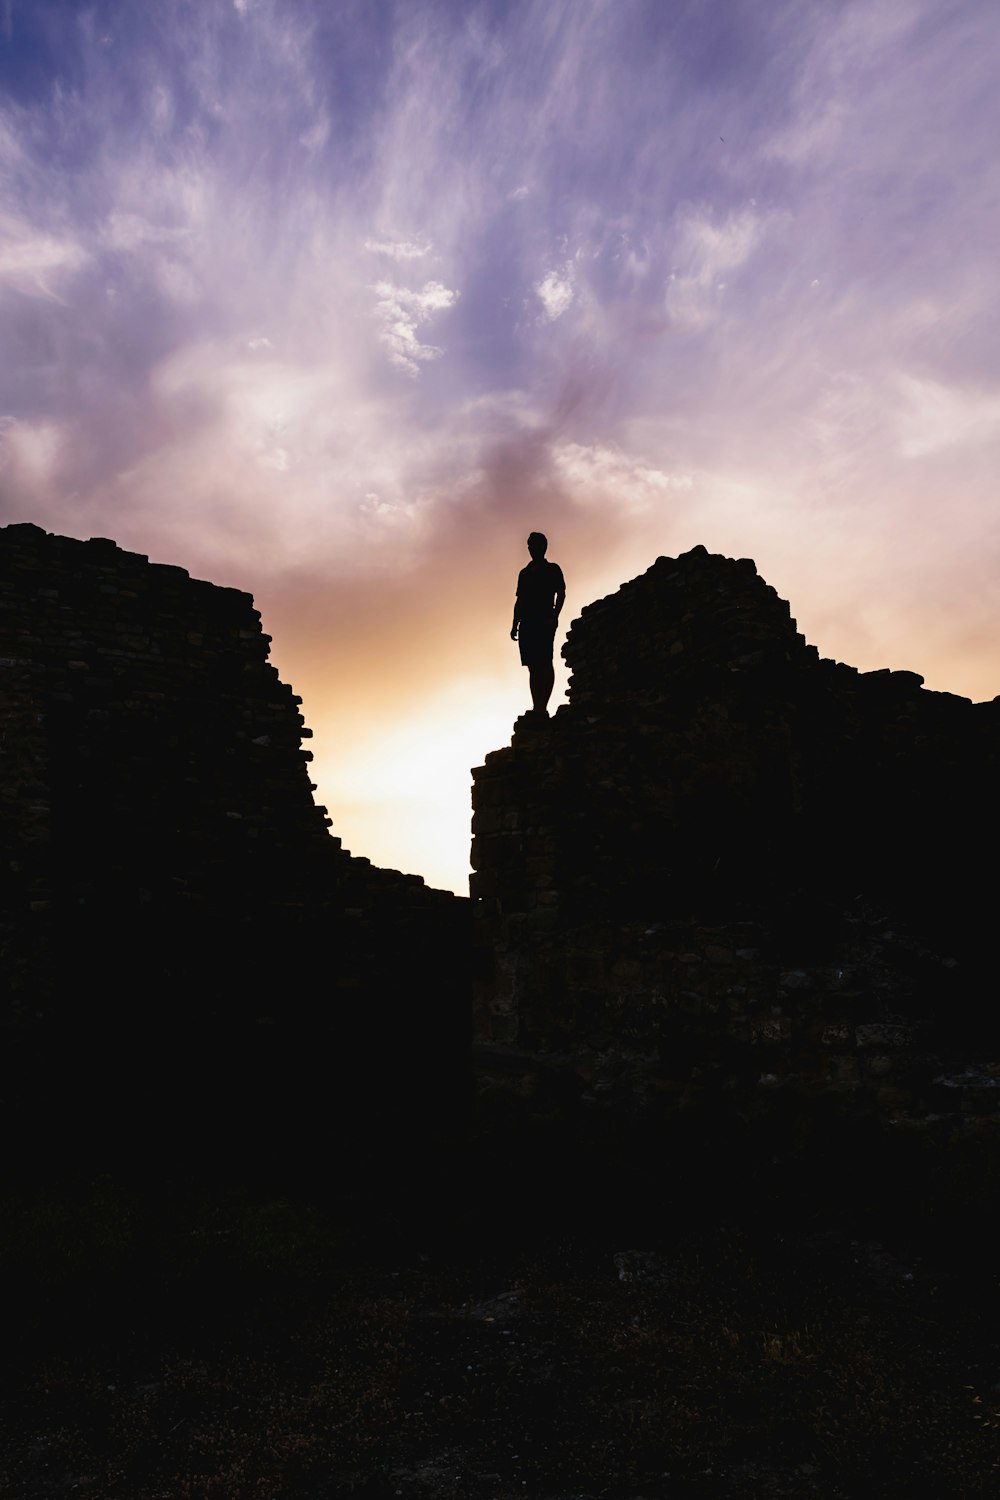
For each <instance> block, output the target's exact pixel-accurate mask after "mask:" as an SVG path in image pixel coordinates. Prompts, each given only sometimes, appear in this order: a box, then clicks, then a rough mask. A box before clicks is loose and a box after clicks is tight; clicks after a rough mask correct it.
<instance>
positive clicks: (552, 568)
mask: <svg viewBox="0 0 1000 1500" xmlns="http://www.w3.org/2000/svg"><path fill="white" fill-rule="evenodd" d="M548 545H549V544H548V541H547V540H546V538H545V537H544V536H543V535H542V533H541V532H540V531H533V532H532V533H531V535H530V536H529V538H528V551H529V552H530V553H531V561H530V563H528V565H527V567H524V568H522V569H521V571H520V573H518V575H517V597H516V599H515V600H514V623H513V625H512V626H511V628H510V638H511V640H512V641H517V643H518V646H519V647H520V649H521V664H522V666H525V667H527V669H528V683H529V685H530V687H531V706H532V708H533V709H534V711H535V713H536V714H545V713H547V711H548V702H549V697H550V696H551V693H552V684H553V683H554V682H555V669H554V668H553V666H552V643H553V641H554V640H555V634H556V625H557V624H558V623H559V611H560V610H561V609H562V607H563V603H564V601H565V599H566V583H565V581H564V579H563V575H562V568H560V567H559V565H558V564H557V563H553V562H548V561H547V560H546V557H545V550H546V548H547V547H548Z"/></svg>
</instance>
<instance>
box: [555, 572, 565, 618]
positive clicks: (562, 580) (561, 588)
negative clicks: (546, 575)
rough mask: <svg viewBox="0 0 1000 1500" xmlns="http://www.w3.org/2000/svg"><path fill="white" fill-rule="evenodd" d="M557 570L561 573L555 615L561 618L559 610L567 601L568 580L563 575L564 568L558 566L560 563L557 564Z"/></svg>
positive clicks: (557, 586) (557, 587) (557, 585)
mask: <svg viewBox="0 0 1000 1500" xmlns="http://www.w3.org/2000/svg"><path fill="white" fill-rule="evenodd" d="M556 572H557V573H558V574H559V582H558V583H557V584H556V607H555V617H556V619H557V620H558V619H559V611H560V610H561V609H562V607H563V605H564V604H565V603H566V580H565V578H564V577H563V574H562V568H560V567H559V566H558V564H557V565H556Z"/></svg>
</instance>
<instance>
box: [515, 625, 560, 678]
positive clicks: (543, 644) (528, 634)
mask: <svg viewBox="0 0 1000 1500" xmlns="http://www.w3.org/2000/svg"><path fill="white" fill-rule="evenodd" d="M555 634H556V622H555V620H554V619H553V618H552V616H551V615H547V616H546V617H545V618H543V619H541V620H521V621H520V623H519V624H518V627H517V644H518V646H519V647H520V648H521V665H522V667H545V666H548V664H549V662H550V661H551V660H552V643H553V641H554V640H555Z"/></svg>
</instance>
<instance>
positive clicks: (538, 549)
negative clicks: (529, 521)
mask: <svg viewBox="0 0 1000 1500" xmlns="http://www.w3.org/2000/svg"><path fill="white" fill-rule="evenodd" d="M548 545H549V543H548V538H547V537H544V536H543V535H542V533H541V532H540V531H533V532H532V533H531V535H530V536H529V538H528V551H529V552H530V553H531V555H532V557H533V558H534V560H535V562H537V561H538V559H539V558H540V557H544V556H545V549H546V547H547V546H548Z"/></svg>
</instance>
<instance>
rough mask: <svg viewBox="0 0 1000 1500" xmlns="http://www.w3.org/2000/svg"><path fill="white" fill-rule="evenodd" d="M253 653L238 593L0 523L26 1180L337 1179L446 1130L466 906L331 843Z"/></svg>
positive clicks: (6, 1019)
mask: <svg viewBox="0 0 1000 1500" xmlns="http://www.w3.org/2000/svg"><path fill="white" fill-rule="evenodd" d="M268 642H269V637H268V636H266V635H263V634H262V633H261V628H260V617H259V615H258V613H257V611H256V610H255V609H254V608H253V600H252V599H251V597H250V595H249V594H244V593H240V592H238V591H237V590H234V589H223V588H217V587H214V586H212V585H211V584H208V583H203V582H200V581H198V580H195V579H192V578H189V577H188V575H187V573H186V572H185V571H184V570H183V569H181V568H175V567H167V566H163V565H158V564H153V563H149V562H148V561H147V559H146V558H145V557H142V556H139V555H136V554H134V553H128V552H124V551H122V550H120V549H119V548H118V547H116V546H115V544H114V543H113V542H110V541H106V540H103V539H100V538H95V539H93V540H91V541H89V542H78V541H73V540H70V539H68V538H65V537H57V536H50V535H47V534H46V533H45V532H44V531H41V530H39V529H38V528H37V527H34V526H10V527H7V528H6V529H4V530H2V531H0V711H2V714H3V740H2V743H0V769H2V774H0V840H2V865H0V881H2V891H0V894H2V901H0V964H2V989H0V1002H2V1018H3V1024H4V1030H5V1035H6V1042H5V1055H6V1059H7V1069H8V1076H7V1086H6V1089H5V1091H4V1095H5V1104H6V1111H7V1125H8V1134H7V1139H8V1141H10V1140H11V1139H12V1138H16V1139H18V1140H19V1141H21V1142H22V1145H21V1147H20V1150H21V1153H22V1156H23V1160H24V1161H25V1163H26V1164H28V1166H29V1167H31V1168H32V1169H34V1168H35V1167H37V1165H38V1163H39V1162H40V1161H42V1160H44V1161H47V1162H49V1163H54V1162H57V1161H65V1160H72V1159H73V1158H75V1157H79V1158H81V1159H93V1160H98V1161H108V1160H110V1159H111V1158H112V1157H118V1156H123V1157H126V1158H135V1159H139V1160H147V1161H148V1160H149V1159H150V1158H155V1159H163V1160H164V1161H167V1162H174V1163H183V1164H185V1165H186V1167H188V1168H190V1167H191V1165H192V1164H193V1163H199V1164H200V1163H205V1162H208V1161H210V1160H212V1159H214V1158H216V1157H222V1158H232V1159H233V1161H235V1162H238V1163H244V1164H245V1163H251V1164H252V1165H253V1167H254V1170H258V1169H260V1168H261V1165H262V1164H266V1163H272V1164H274V1165H275V1167H276V1169H277V1168H278V1167H279V1166H281V1164H282V1163H284V1165H285V1166H286V1167H287V1164H288V1162H289V1161H292V1162H295V1161H298V1162H301V1163H302V1165H303V1168H305V1167H306V1164H307V1163H309V1164H310V1165H311V1166H312V1167H314V1166H315V1165H316V1163H317V1161H319V1162H321V1163H322V1164H323V1169H324V1170H326V1171H329V1172H332V1173H334V1174H335V1175H341V1176H342V1175H343V1174H344V1173H345V1171H347V1172H348V1173H349V1174H350V1173H353V1174H354V1175H355V1176H357V1175H359V1174H360V1173H363V1171H365V1170H367V1166H366V1164H369V1165H370V1164H371V1162H372V1161H374V1160H379V1161H380V1162H381V1163H382V1168H380V1169H384V1167H385V1163H386V1159H387V1158H390V1157H393V1156H398V1155H399V1154H400V1151H402V1149H403V1146H404V1144H405V1143H407V1142H409V1143H413V1149H414V1150H416V1149H417V1143H422V1144H423V1145H424V1146H426V1145H427V1142H428V1140H429V1139H435V1140H436V1139H438V1137H439V1136H440V1135H441V1134H442V1133H445V1134H449V1135H453V1133H454V1132H453V1124H454V1120H453V1114H449V1113H448V1110H449V1109H450V1110H452V1111H454V1110H456V1109H458V1108H460V1102H457V1101H460V1099H461V1090H462V1082H461V1079H462V1069H463V1062H464V1047H465V1045H466V1035H467V1032H466V1024H465V1020H464V1011H465V997H466V985H467V967H466V962H467V959H466V944H465V936H464V934H465V907H466V903H465V902H463V901H461V900H459V899H458V898H457V897H454V896H452V895H450V894H449V893H445V892H440V891H431V890H428V889H427V888H426V887H425V886H424V884H423V881H422V880H420V879H419V878H418V877H416V876H405V875H400V874H398V873H397V872H395V871H384V870H378V869H376V868H373V867H372V866H371V865H370V863H369V862H368V861H367V860H362V859H354V858H352V857H351V856H350V855H349V854H347V853H346V852H345V851H343V850H342V849H341V848H340V841H339V840H338V839H335V838H333V837H331V836H330V834H329V833H328V831H327V827H328V825H329V822H330V819H329V818H327V817H326V816H325V812H326V810H325V808H322V807H317V806H316V805H315V804H314V803H313V799H312V785H311V783H310V782H309V779H308V770H307V762H308V760H309V759H310V758H311V757H310V756H309V753H308V752H306V751H303V750H302V748H301V741H302V739H303V738H304V737H307V736H308V735H309V733H310V731H309V730H308V729H305V728H304V727H303V722H302V717H301V715H300V714H299V712H298V708H299V704H300V701H301V700H300V699H299V698H298V697H296V696H295V695H294V694H293V692H292V691H291V689H290V688H289V687H288V686H286V685H285V684H284V683H282V682H281V681H280V680H279V678H278V674H277V672H276V670H275V669H274V667H272V666H271V665H270V664H269V663H268V661H267V655H268ZM422 1068H423V1072H421V1069H422ZM446 1104H447V1106H448V1108H447V1109H446V1107H445V1106H446ZM403 1154H406V1153H405V1151H404V1152H403Z"/></svg>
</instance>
